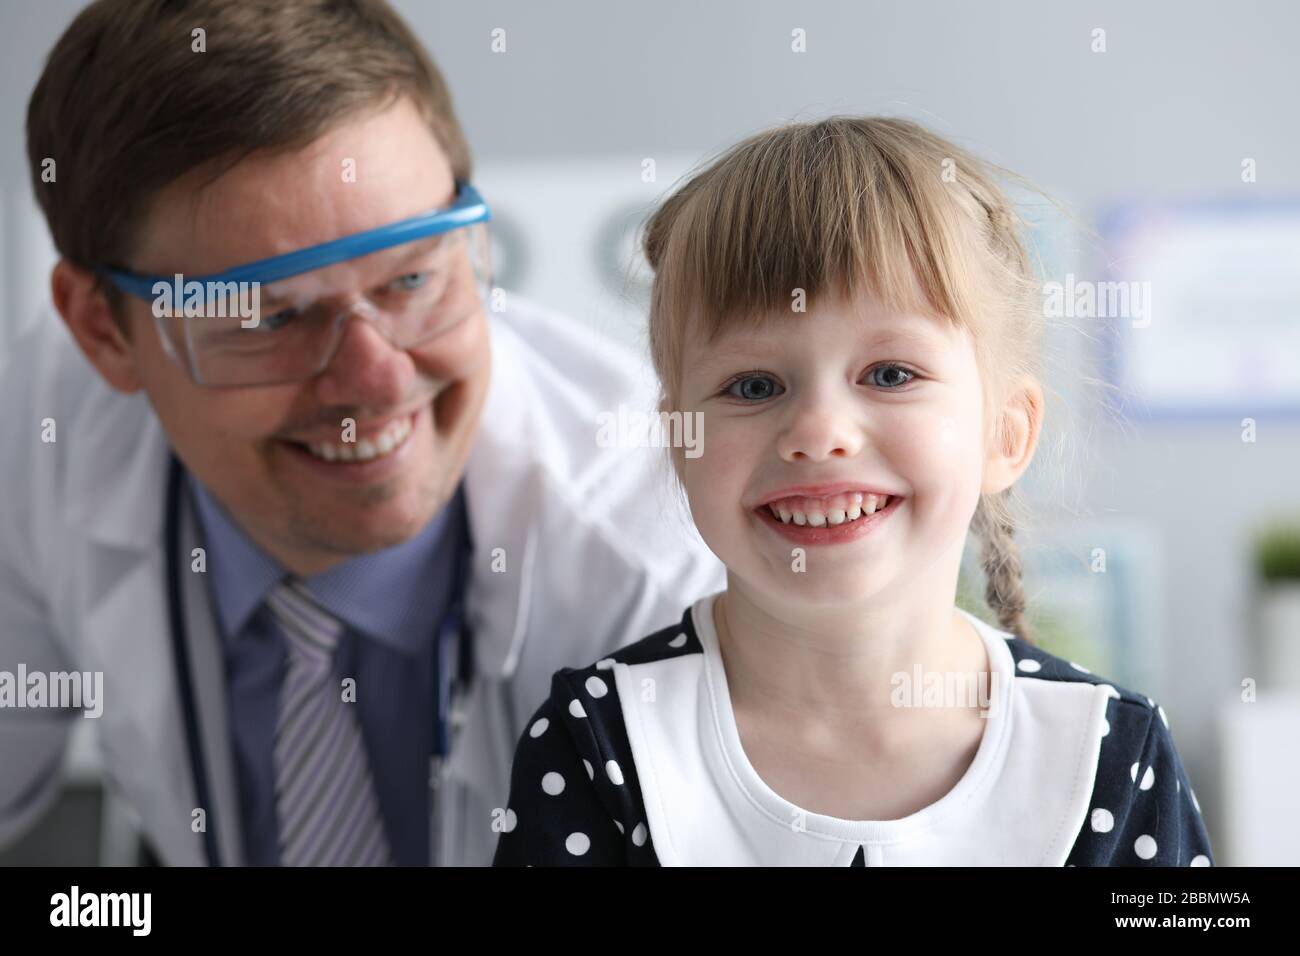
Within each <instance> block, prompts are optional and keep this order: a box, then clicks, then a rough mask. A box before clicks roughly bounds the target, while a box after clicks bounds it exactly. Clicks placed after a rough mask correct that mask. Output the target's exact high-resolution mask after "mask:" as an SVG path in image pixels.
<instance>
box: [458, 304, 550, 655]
mask: <svg viewBox="0 0 1300 956" xmlns="http://www.w3.org/2000/svg"><path fill="white" fill-rule="evenodd" d="M489 327H490V329H491V348H492V377H491V382H490V384H489V385H488V394H487V398H486V400H485V401H484V406H483V415H482V418H481V419H480V422H479V431H478V435H477V438H476V440H475V442H474V447H473V449H472V450H471V451H470V456H469V462H468V463H467V465H466V468H465V501H466V508H467V512H468V515H469V525H470V535H471V538H472V540H473V542H474V553H473V555H472V557H471V559H470V579H469V593H468V598H467V601H466V613H467V615H468V619H469V623H470V626H471V627H473V628H474V631H475V635H474V654H475V662H476V667H477V670H478V672H479V673H480V674H481V675H483V676H485V677H488V678H490V679H502V680H504V679H507V678H509V677H510V676H511V675H513V674H514V672H515V669H516V668H517V667H518V664H519V655H520V652H521V651H522V650H523V642H524V635H525V632H526V630H527V627H526V625H527V623H528V599H529V593H530V583H531V581H532V577H533V567H534V562H535V560H536V551H537V537H536V530H535V529H536V525H537V523H538V521H539V516H540V515H541V513H542V507H543V505H542V500H543V492H544V490H545V477H544V474H543V471H542V469H541V468H540V467H539V461H540V454H539V449H538V445H537V433H538V427H537V426H538V422H537V417H536V415H535V413H534V408H535V405H536V401H537V397H536V396H534V394H533V387H532V379H531V377H530V375H529V372H528V369H527V367H526V366H525V364H524V362H523V361H522V359H521V356H520V346H519V343H518V341H517V340H516V339H515V337H514V333H512V332H511V331H510V330H508V329H506V328H505V327H504V326H503V325H502V324H500V323H498V322H495V321H491V319H489ZM501 568H504V570H499V569H501Z"/></svg>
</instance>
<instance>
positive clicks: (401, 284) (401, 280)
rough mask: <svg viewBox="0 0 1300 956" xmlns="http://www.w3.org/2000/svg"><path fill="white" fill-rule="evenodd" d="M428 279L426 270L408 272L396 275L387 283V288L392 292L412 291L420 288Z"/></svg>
mask: <svg viewBox="0 0 1300 956" xmlns="http://www.w3.org/2000/svg"><path fill="white" fill-rule="evenodd" d="M428 281H429V273H428V272H408V273H406V275H401V276H398V277H397V278H396V279H394V280H393V281H392V282H390V283H388V288H389V290H391V291H393V292H414V291H415V290H416V289H419V288H422V287H423V286H424V284H425V283H427V282H428Z"/></svg>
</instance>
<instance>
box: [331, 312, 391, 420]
mask: <svg viewBox="0 0 1300 956" xmlns="http://www.w3.org/2000/svg"><path fill="white" fill-rule="evenodd" d="M340 336H341V338H340V340H339V344H338V348H337V349H336V350H335V352H334V356H333V358H331V359H330V363H329V365H327V366H326V367H325V370H324V371H322V372H321V373H320V375H319V376H317V380H316V392H317V398H318V399H319V400H320V401H321V402H323V403H325V404H328V405H366V406H374V407H377V408H383V407H386V406H392V405H397V404H400V403H401V402H402V401H404V400H405V399H406V398H407V397H408V396H409V395H410V393H411V389H410V379H411V377H412V375H413V374H414V372H415V363H414V361H413V360H412V359H411V356H410V355H409V354H408V353H407V352H406V351H405V350H404V349H399V348H396V347H395V346H394V345H393V344H392V343H391V342H389V341H388V339H387V338H386V337H385V335H384V332H383V331H382V330H381V329H379V328H378V327H377V326H376V325H375V323H374V322H371V321H370V320H369V317H368V316H367V315H365V314H363V313H359V312H353V313H352V314H350V315H348V316H347V317H346V318H345V319H344V323H343V329H342V331H341V332H340Z"/></svg>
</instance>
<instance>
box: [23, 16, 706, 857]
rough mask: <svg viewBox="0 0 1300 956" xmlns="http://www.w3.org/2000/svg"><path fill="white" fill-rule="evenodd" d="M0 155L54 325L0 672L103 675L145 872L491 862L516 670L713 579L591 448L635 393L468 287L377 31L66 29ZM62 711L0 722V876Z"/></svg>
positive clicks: (410, 47) (460, 142)
mask: <svg viewBox="0 0 1300 956" xmlns="http://www.w3.org/2000/svg"><path fill="white" fill-rule="evenodd" d="M28 152H29V159H30V163H31V169H32V181H33V185H34V188H35V190H36V193H37V198H38V200H39V202H40V204H41V206H42V209H43V211H44V213H45V216H46V219H47V221H48V223H49V226H50V230H51V233H52V234H53V237H54V241H55V245H56V247H57V249H58V252H59V254H60V260H59V262H58V265H57V266H56V268H55V270H54V274H53V277H52V282H51V292H52V297H53V302H54V306H55V308H56V309H57V311H58V313H59V315H60V316H61V317H62V320H63V321H62V322H61V323H60V322H58V321H57V320H53V319H51V320H50V321H48V322H44V323H41V324H38V325H37V326H36V327H34V328H33V329H32V330H31V331H30V332H29V333H28V334H27V335H26V336H25V337H24V338H22V339H20V340H19V341H18V342H17V343H15V347H14V352H13V355H12V358H11V361H10V362H9V365H8V368H7V369H6V371H5V372H4V377H3V381H0V403H2V405H3V407H4V409H5V410H6V412H7V415H6V422H5V426H4V428H3V430H2V431H0V461H3V462H4V463H5V469H6V473H7V478H6V495H5V496H4V497H3V499H2V500H0V617H2V618H3V620H4V621H5V626H4V630H3V631H0V668H6V669H9V670H14V669H15V667H16V666H17V665H19V664H22V665H24V666H25V667H26V668H27V669H28V670H34V669H40V670H43V671H49V672H57V671H60V670H80V671H87V670H89V671H94V672H102V673H103V675H104V692H103V698H104V699H103V718H102V720H101V721H99V722H98V730H99V744H100V750H101V753H102V755H103V762H104V774H105V777H106V779H107V781H108V782H109V784H110V785H111V786H112V788H113V790H114V791H115V792H116V794H117V795H118V796H119V797H120V798H121V799H123V800H124V801H125V802H126V803H128V804H129V805H130V806H132V807H133V808H134V810H135V811H136V813H137V814H138V816H139V818H140V820H141V822H142V825H143V829H144V835H145V838H146V843H147V847H148V849H149V852H150V853H151V854H152V856H153V857H154V858H156V859H158V860H160V861H162V862H165V863H173V864H191V863H222V864H231V863H236V864H239V863H257V864H275V863H281V864H303V865H315V864H324V865H352V864H362V865H364V864H382V863H397V864H423V863H427V862H435V863H448V864H484V863H487V862H489V861H490V858H491V854H492V850H493V848H494V846H495V843H496V839H497V836H498V835H499V832H500V831H501V829H502V828H503V827H505V828H508V827H510V826H511V825H512V822H511V821H510V819H509V815H508V814H507V813H505V812H504V811H503V810H502V808H504V807H505V801H506V797H507V794H508V789H509V776H508V775H509V761H510V755H511V753H512V752H513V750H514V746H515V743H516V741H517V739H518V737H519V735H520V734H521V733H522V732H523V730H524V721H525V720H526V718H527V717H528V715H529V714H530V713H531V712H532V710H533V708H534V707H535V706H536V704H537V702H538V701H539V700H541V699H542V698H543V697H544V696H545V694H546V689H547V686H548V683H549V679H550V675H551V674H552V673H553V672H554V671H555V670H556V669H557V668H559V667H561V666H565V665H567V664H571V663H573V662H575V661H580V660H586V659H589V658H591V657H593V655H594V656H600V655H602V654H604V653H606V652H608V651H611V650H613V649H614V648H616V647H618V646H619V645H621V644H623V643H626V642H627V641H629V640H631V639H632V638H634V637H635V636H637V635H639V634H642V633H645V632H647V631H649V630H653V629H654V627H658V626H662V625H663V624H666V623H668V622H670V621H671V620H673V619H674V617H675V616H676V611H677V609H678V608H679V606H680V604H681V602H682V601H683V600H689V599H693V598H694V597H697V596H700V595H702V594H705V593H708V592H709V591H711V590H715V589H716V588H717V587H718V586H719V585H720V583H721V581H722V576H721V574H722V573H721V567H720V565H718V564H717V562H716V561H715V560H714V559H713V558H712V556H711V555H709V554H708V552H707V550H706V549H705V548H704V547H703V544H702V542H701V541H700V539H699V538H698V536H696V535H695V534H694V533H693V531H691V530H690V529H689V522H687V521H686V520H685V519H684V518H682V519H681V520H665V518H664V515H663V513H662V506H663V504H664V503H666V502H668V501H670V500H671V499H670V497H669V496H668V495H667V494H665V493H663V492H662V489H661V488H660V487H659V486H658V484H657V483H658V482H659V481H660V480H661V479H662V474H663V473H662V472H661V471H659V470H657V469H656V468H655V463H656V457H655V455H654V453H652V452H646V451H640V450H638V451H630V450H628V449H625V448H624V449H620V448H617V447H614V448H605V447H602V446H601V445H599V444H598V442H597V441H596V437H595V436H596V430H597V420H598V418H599V416H601V415H602V414H606V413H608V412H609V410H611V409H614V408H618V407H622V406H623V405H624V404H628V405H633V406H634V407H635V406H636V405H637V404H639V405H641V406H643V407H646V408H647V409H648V408H649V407H651V406H652V404H653V401H652V396H650V395H648V394H643V393H637V392H635V391H633V390H632V388H631V386H630V385H629V383H630V382H633V381H636V380H638V378H640V374H639V373H640V368H639V366H638V365H637V364H636V363H635V362H634V361H632V360H631V359H629V358H628V357H626V356H624V355H623V354H621V353H619V352H617V351H615V350H614V349H613V348H612V347H610V346H608V345H604V344H601V343H597V342H593V341H590V339H589V336H588V335H586V334H584V333H583V332H582V331H580V330H579V329H577V328H575V327H574V326H573V325H572V323H570V322H568V321H566V320H565V319H563V318H562V317H559V316H556V315H554V314H552V313H549V312H547V311H545V310H542V309H540V308H537V307H535V306H530V305H527V304H525V303H523V302H521V301H520V300H519V299H518V298H517V297H515V296H511V295H509V294H504V293H502V292H501V290H492V293H491V295H489V293H488V290H489V281H490V280H489V273H488V268H487V267H488V263H487V238H486V232H485V230H486V229H487V228H489V227H488V226H487V225H486V222H487V220H488V219H489V218H490V212H489V201H488V200H490V197H488V198H487V200H485V198H484V197H482V196H480V195H479V193H478V192H477V190H476V189H475V188H474V186H473V183H472V170H471V163H470V158H469V151H468V148H467V146H466V143H465V139H464V136H463V134H462V133H461V130H460V127H459V124H458V122H457V120H456V117H455V115H454V112H453V110H452V106H451V100H450V96H449V94H448V92H447V90H446V88H445V86H444V84H443V81H442V79H441V77H440V76H439V74H438V72H437V70H436V68H435V67H434V66H433V64H432V63H431V62H430V61H429V60H428V58H427V55H426V54H425V53H424V52H423V50H422V49H421V48H420V46H419V44H418V42H417V41H416V40H415V39H414V38H413V37H412V36H411V34H410V33H409V32H408V30H407V29H406V27H405V26H404V25H403V24H402V23H401V21H400V20H399V19H398V18H397V17H396V15H395V14H394V13H393V12H392V11H391V10H390V9H389V8H388V7H387V6H386V5H384V4H383V3H381V2H379V0H352V2H324V0H284V2H275V3H269V2H256V0H238V2H216V0H195V2H189V3H184V2H181V3H178V2H163V0H130V2H127V0H101V2H98V3H94V4H92V5H91V6H89V7H88V8H87V9H86V10H85V11H83V13H82V14H81V15H80V16H79V17H78V18H77V19H76V21H75V22H74V23H73V24H72V25H71V26H70V27H69V29H68V31H67V32H66V33H65V34H64V36H63V37H62V38H61V39H60V40H59V42H58V44H57V45H56V47H55V49H54V51H53V52H52V53H51V55H50V58H49V61H48V63H47V66H46V69H45V72H44V74H43V75H42V77H41V80H40V82H39V83H38V85H37V87H36V89H35V91H34V93H33V95H32V99H31V103H30V107H29V114H28ZM49 160H52V161H53V162H52V163H51V162H49ZM51 169H53V170H54V171H55V173H54V175H52V176H51V175H49V174H48V170H51ZM177 276H181V277H182V278H183V279H184V280H185V281H192V280H197V281H199V282H200V283H204V286H205V287H208V286H209V285H210V284H217V283H221V284H224V283H233V285H231V286H229V287H230V288H232V289H233V288H238V289H239V291H240V294H241V295H243V294H245V293H246V292H247V291H248V290H249V289H251V290H253V293H254V294H255V296H256V302H257V305H258V308H257V314H256V320H255V321H252V322H249V321H247V320H246V319H244V318H241V311H240V310H239V309H231V310H228V311H227V310H216V309H213V308H212V307H211V303H209V304H208V307H207V309H206V310H205V311H204V314H203V315H194V314H192V312H193V310H192V309H187V308H182V307H181V303H178V302H175V301H172V302H171V303H170V308H168V307H167V303H163V302H160V300H159V298H158V296H159V294H160V293H159V290H160V289H161V288H165V286H166V285H167V284H168V283H171V282H173V280H175V279H176V277H177ZM488 301H491V302H492V303H493V306H494V307H493V309H492V310H491V311H489V310H488V308H487V303H488ZM500 303H504V306H503V307H499V308H498V307H497V306H498V305H499V304H500ZM187 313H191V314H187ZM642 380H645V381H648V379H642ZM594 596H598V597H595V599H593V598H594ZM72 716H74V714H73V713H71V712H69V711H67V710H53V709H48V710H43V711H38V712H24V713H22V714H21V715H15V714H14V713H12V712H5V713H0V765H2V766H3V767H4V768H5V769H4V773H3V774H2V775H0V844H3V843H5V842H7V841H9V840H12V839H13V838H15V837H16V836H17V835H18V834H20V833H21V832H23V831H25V830H26V829H27V828H28V827H29V826H30V825H31V824H32V823H33V822H34V821H35V820H37V819H38V818H39V817H40V816H41V815H42V814H43V812H44V811H45V810H46V809H47V808H48V806H49V805H50V803H51V801H52V800H53V799H54V797H55V796H56V794H57V792H58V789H59V784H60V769H59V768H60V757H61V755H62V753H63V750H64V748H65V745H66V741H67V734H68V730H69V728H70V726H71V717H72Z"/></svg>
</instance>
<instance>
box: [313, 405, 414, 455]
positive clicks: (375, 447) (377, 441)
mask: <svg viewBox="0 0 1300 956" xmlns="http://www.w3.org/2000/svg"><path fill="white" fill-rule="evenodd" d="M410 433H411V416H410V415H403V416H402V417H401V418H400V419H398V420H397V421H395V422H393V423H392V424H391V425H389V426H388V427H387V428H385V429H384V430H383V431H382V432H380V433H379V434H378V435H376V436H375V437H374V438H373V439H371V438H363V439H361V440H360V441H358V442H340V443H337V444H336V443H335V442H313V443H312V444H310V445H308V446H307V450H308V451H310V452H311V453H312V454H313V455H314V456H315V457H317V458H323V459H325V461H369V460H370V459H371V458H379V457H381V456H383V455H387V454H388V453H389V452H391V451H392V450H393V449H395V448H397V447H398V446H399V445H401V444H402V442H403V441H405V440H406V436H407V435H409V434H410Z"/></svg>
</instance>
